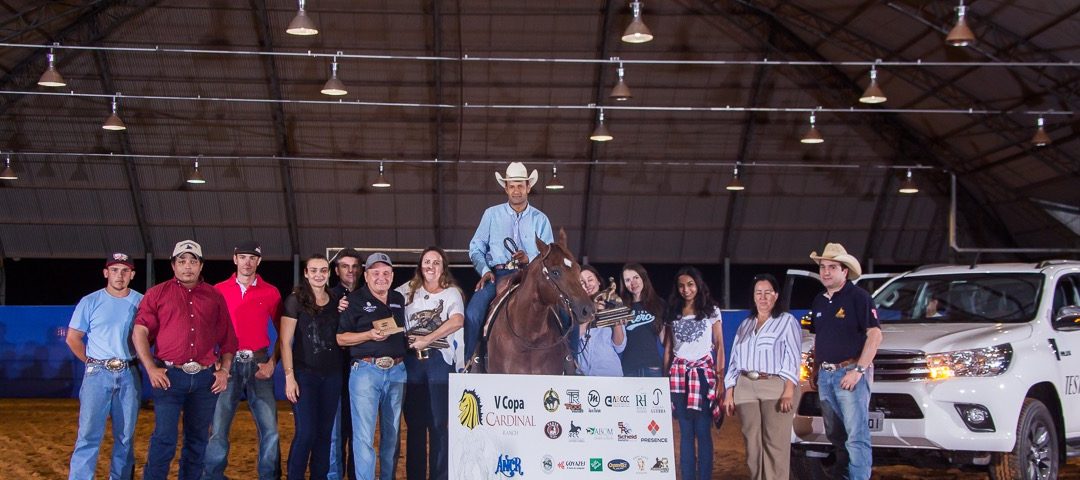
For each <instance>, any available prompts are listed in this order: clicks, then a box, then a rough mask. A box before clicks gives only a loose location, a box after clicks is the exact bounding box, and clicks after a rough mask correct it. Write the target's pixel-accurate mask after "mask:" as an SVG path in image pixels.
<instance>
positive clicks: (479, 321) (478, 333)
mask: <svg viewBox="0 0 1080 480" xmlns="http://www.w3.org/2000/svg"><path fill="white" fill-rule="evenodd" d="M493 272H495V281H494V282H488V283H485V284H484V288H481V289H480V290H477V291H476V292H474V293H473V295H472V298H470V299H469V305H468V306H466V307H465V327H464V330H465V361H466V362H468V361H469V360H470V359H471V358H473V357H474V356H476V353H477V352H476V346H477V345H479V344H480V338H481V337H483V336H484V332H483V330H484V320H485V319H486V318H487V314H488V307H489V306H491V301H492V300H494V299H495V284H496V283H499V279H501V278H503V277H505V276H507V275H509V274H511V273H514V271H513V270H493Z"/></svg>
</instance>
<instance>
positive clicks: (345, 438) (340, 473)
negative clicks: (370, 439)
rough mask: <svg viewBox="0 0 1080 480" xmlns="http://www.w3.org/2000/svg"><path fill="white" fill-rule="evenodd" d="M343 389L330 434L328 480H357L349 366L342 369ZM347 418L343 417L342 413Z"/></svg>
mask: <svg viewBox="0 0 1080 480" xmlns="http://www.w3.org/2000/svg"><path fill="white" fill-rule="evenodd" d="M341 378H342V382H341V384H342V387H341V398H340V399H339V401H338V405H337V413H335V414H334V429H333V430H332V431H331V433H330V471H329V472H328V473H327V474H326V480H345V479H346V478H348V479H351V480H356V469H355V468H350V467H352V461H351V459H352V455H351V452H352V450H351V449H350V448H349V447H350V445H349V444H350V443H351V441H350V440H351V439H352V414H351V413H350V412H352V409H350V408H349V388H348V387H349V369H348V364H346V365H344V366H343V367H342V369H341ZM342 411H344V412H345V416H344V417H343V416H341V412H342Z"/></svg>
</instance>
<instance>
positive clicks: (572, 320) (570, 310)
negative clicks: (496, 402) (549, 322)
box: [506, 245, 577, 350]
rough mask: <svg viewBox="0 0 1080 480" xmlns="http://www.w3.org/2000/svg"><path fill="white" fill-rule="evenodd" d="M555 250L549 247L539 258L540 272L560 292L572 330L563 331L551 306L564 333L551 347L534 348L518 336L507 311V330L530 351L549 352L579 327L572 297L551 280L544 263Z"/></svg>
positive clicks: (560, 322) (557, 322) (560, 329)
mask: <svg viewBox="0 0 1080 480" xmlns="http://www.w3.org/2000/svg"><path fill="white" fill-rule="evenodd" d="M554 248H555V247H553V246H551V245H548V248H547V252H544V253H542V254H541V255H540V258H539V260H540V268H541V270H540V271H541V272H542V273H543V274H544V280H547V281H548V282H550V283H551V286H552V287H554V288H555V291H556V292H558V295H559V303H562V305H563V307H564V308H565V309H566V312H567V314H568V315H569V316H570V328H567V329H566V330H565V331H563V328H562V321H560V320H559V312H558V311H556V310H555V308H554V307H553V306H551V305H549V306H548V310H549V311H550V312H551V313H552V314H554V315H555V323H556V325H558V327H559V331H560V332H562V334H561V335H559V338H558V340H556V341H554V342H552V343H551V344H549V345H544V346H539V347H537V346H533V345H530V344H529V341H528V340H526V339H525V338H523V337H522V336H521V335H518V333H517V331H516V330H514V322H513V321H512V320H511V319H510V312H509V311H507V312H506V320H507V322H506V326H507V328H509V329H510V334H511V335H513V336H514V337H515V338H517V339H518V340H520V341H521V342H522V343H523V344H524V347H525V348H527V349H529V350H547V349H549V348H551V347H554V346H556V345H558V344H560V343H563V342H565V341H566V338H567V336H568V335H570V331H571V330H573V328H574V327H575V326H576V325H577V316H576V315H575V314H574V309H573V308H571V306H570V305H571V302H570V296H569V295H567V293H566V291H565V290H563V289H562V287H560V286H559V283H558V282H556V281H555V280H552V279H551V272H549V271H548V268H547V265H546V264H545V263H544V261H545V260H547V257H548V255H551V251H552V250H553V249H554Z"/></svg>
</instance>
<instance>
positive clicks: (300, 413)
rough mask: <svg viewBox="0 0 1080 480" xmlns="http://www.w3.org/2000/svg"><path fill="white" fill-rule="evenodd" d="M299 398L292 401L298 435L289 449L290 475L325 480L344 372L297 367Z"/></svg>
mask: <svg viewBox="0 0 1080 480" xmlns="http://www.w3.org/2000/svg"><path fill="white" fill-rule="evenodd" d="M294 375H296V384H297V386H298V387H299V388H300V398H299V399H297V402H296V403H295V404H293V420H294V422H295V425H296V434H295V435H294V436H293V441H292V447H291V448H289V462H288V478H289V479H290V480H292V479H298V480H304V479H306V478H307V476H306V475H304V472H306V471H308V468H309V465H310V469H311V470H310V473H311V478H313V479H319V480H322V479H324V478H326V475H327V472H328V470H329V469H330V432H331V429H332V428H333V427H334V417H336V414H337V407H338V405H339V404H340V403H341V374H340V373H339V372H337V371H334V372H333V373H330V374H319V373H315V372H309V371H306V370H296V371H295V373H294Z"/></svg>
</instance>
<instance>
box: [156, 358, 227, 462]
mask: <svg viewBox="0 0 1080 480" xmlns="http://www.w3.org/2000/svg"><path fill="white" fill-rule="evenodd" d="M166 372H167V373H166V374H167V375H168V376H169V382H170V387H169V389H168V390H162V389H160V388H155V389H153V398H154V433H153V434H152V435H150V451H149V452H148V453H147V455H146V468H145V469H144V470H143V479H144V480H157V479H162V480H164V479H165V478H166V477H167V476H168V475H169V464H171V463H172V459H173V457H174V456H175V455H176V437H177V434H178V433H179V432H178V431H177V425H178V423H179V422H180V412H181V411H182V412H183V413H184V446H183V449H181V450H180V475H179V477H178V478H179V479H180V480H197V479H198V478H199V477H200V476H201V475H202V471H203V454H204V453H205V452H206V442H207V440H209V438H210V421H211V420H213V418H214V407H215V405H217V398H218V396H217V395H216V394H214V393H213V392H211V391H210V387H211V386H212V385H213V384H214V374H213V372H212V370H211V369H206V370H203V371H201V372H199V373H196V374H195V375H188V374H186V373H184V372H182V371H180V370H179V369H176V368H168V369H166Z"/></svg>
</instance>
